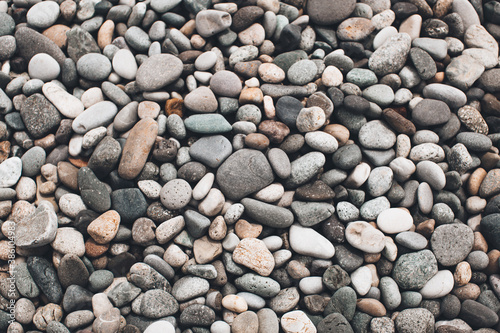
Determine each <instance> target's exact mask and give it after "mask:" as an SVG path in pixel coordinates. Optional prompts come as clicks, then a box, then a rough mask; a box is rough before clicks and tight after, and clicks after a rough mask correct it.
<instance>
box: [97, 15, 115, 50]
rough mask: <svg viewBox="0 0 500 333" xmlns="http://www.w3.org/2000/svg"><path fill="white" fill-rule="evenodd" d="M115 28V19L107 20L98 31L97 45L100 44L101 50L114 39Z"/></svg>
mask: <svg viewBox="0 0 500 333" xmlns="http://www.w3.org/2000/svg"><path fill="white" fill-rule="evenodd" d="M114 30H115V23H114V22H113V20H106V21H105V22H104V23H103V24H102V25H101V27H100V28H99V31H98V32H97V45H99V47H100V48H101V50H104V48H105V47H106V46H107V45H109V44H111V42H112V41H113V31H114Z"/></svg>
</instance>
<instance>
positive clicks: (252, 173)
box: [216, 149, 274, 200]
mask: <svg viewBox="0 0 500 333" xmlns="http://www.w3.org/2000/svg"><path fill="white" fill-rule="evenodd" d="M216 181H217V183H218V184H219V186H220V189H221V191H222V192H223V193H224V195H225V196H226V197H227V198H229V199H231V200H239V199H241V198H244V197H245V196H247V195H248V194H251V193H253V192H257V191H259V190H261V189H263V188H264V187H266V186H268V185H270V184H271V183H272V182H273V181H274V176H273V173H272V169H271V166H270V165H269V162H268V161H267V159H266V158H265V156H264V154H262V153H261V152H259V151H257V150H251V149H241V150H238V151H237V152H235V153H233V154H232V155H231V156H229V157H228V158H227V159H226V160H225V161H224V163H222V165H220V167H219V169H218V170H217V174H216Z"/></svg>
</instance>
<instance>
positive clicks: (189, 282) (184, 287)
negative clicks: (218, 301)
mask: <svg viewBox="0 0 500 333" xmlns="http://www.w3.org/2000/svg"><path fill="white" fill-rule="evenodd" d="M209 286H210V284H209V283H208V281H207V280H205V279H202V278H199V277H195V276H185V277H182V278H180V279H179V280H177V282H175V283H174V285H173V287H172V296H174V297H175V299H176V300H177V301H178V302H185V301H188V300H191V299H193V298H195V297H198V296H202V295H205V294H206V292H207V291H208V289H209Z"/></svg>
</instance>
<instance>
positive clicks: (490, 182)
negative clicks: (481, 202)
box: [479, 169, 500, 198]
mask: <svg viewBox="0 0 500 333" xmlns="http://www.w3.org/2000/svg"><path fill="white" fill-rule="evenodd" d="M498 193H500V169H493V170H490V171H488V173H487V174H486V177H484V179H483V181H482V182H481V186H480V187H479V196H481V197H482V198H488V197H491V196H494V195H495V194H498Z"/></svg>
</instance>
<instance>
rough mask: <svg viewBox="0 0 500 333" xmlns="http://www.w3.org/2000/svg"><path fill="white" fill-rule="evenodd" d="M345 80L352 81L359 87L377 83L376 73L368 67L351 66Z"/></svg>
mask: <svg viewBox="0 0 500 333" xmlns="http://www.w3.org/2000/svg"><path fill="white" fill-rule="evenodd" d="M346 81H347V82H350V83H354V84H355V85H357V86H359V87H360V88H365V87H369V86H372V85H374V84H377V82H378V79H377V75H375V73H374V72H373V71H371V70H369V69H365V68H353V69H352V70H351V71H349V73H347V75H346Z"/></svg>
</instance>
